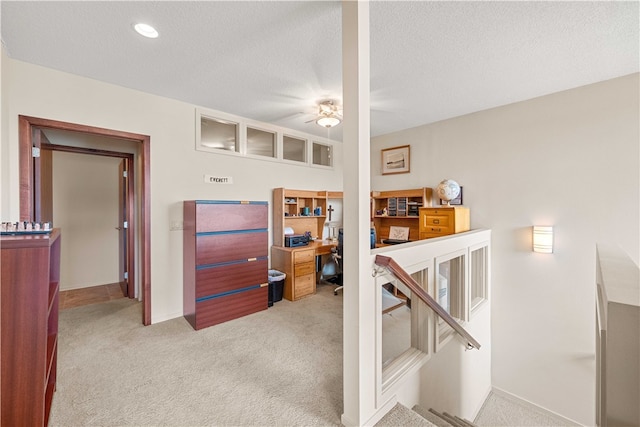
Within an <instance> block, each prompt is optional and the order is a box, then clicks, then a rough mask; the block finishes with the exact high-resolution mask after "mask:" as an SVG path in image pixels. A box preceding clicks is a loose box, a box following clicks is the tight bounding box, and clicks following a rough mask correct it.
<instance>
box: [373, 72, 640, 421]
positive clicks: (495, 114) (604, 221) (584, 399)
mask: <svg viewBox="0 0 640 427" xmlns="http://www.w3.org/2000/svg"><path fill="white" fill-rule="evenodd" d="M638 77H639V75H638V74H634V75H630V76H625V77H621V78H618V79H614V80H610V81H606V82H601V83H597V84H593V85H589V86H585V87H581V88H577V89H574V90H569V91H565V92H560V93H556V94H552V95H549V96H544V97H540V98H536V99H532V100H529V101H525V102H520V103H516V104H512V105H507V106H504V107H500V108H495V109H491V110H487V111H483V112H478V113H475V114H470V115H467V116H463V117H459V118H455V119H451V120H446V121H442V122H438V123H434V124H430V125H425V126H421V127H417V128H413V129H408V130H405V131H403V132H397V133H394V134H390V135H385V136H381V137H377V138H374V139H373V141H372V150H371V153H372V155H371V171H372V181H371V182H372V184H371V188H375V189H380V190H385V189H402V188H416V187H422V186H427V187H435V186H436V185H437V184H438V182H439V181H440V180H442V179H445V178H451V179H455V180H456V181H458V182H459V183H460V184H461V185H462V186H463V187H464V204H465V205H466V206H468V207H470V209H471V225H472V227H473V228H477V227H484V228H490V229H492V245H493V249H492V256H493V258H492V259H493V262H492V268H493V284H492V288H493V293H492V296H493V300H492V322H493V327H492V337H493V362H492V369H493V375H492V378H493V385H494V386H495V387H499V388H501V389H503V390H506V391H508V392H510V393H513V394H515V395H517V396H520V397H522V398H524V399H526V400H529V401H531V402H533V403H535V404H538V405H540V406H542V407H544V408H547V409H549V410H551V411H554V412H557V413H558V414H560V415H563V416H565V417H567V418H570V419H573V420H575V421H577V422H579V423H582V424H585V425H593V424H594V417H595V415H594V414H595V412H594V411H595V407H594V393H595V347H594V346H595V343H594V322H595V319H594V307H595V296H594V292H595V286H594V277H595V243H596V241H598V242H610V243H613V244H617V245H620V246H621V247H622V248H623V249H624V250H625V251H626V252H627V253H629V255H630V256H631V258H632V259H633V260H634V262H636V264H637V263H638V258H639V232H640V230H639V224H640V219H639V194H638V193H639V189H638V185H639V170H640V165H639V128H640V123H639V120H640V119H639V102H638V97H639V84H638V81H639V79H638ZM404 144H410V145H411V173H409V174H404V175H395V176H381V175H380V156H379V153H380V149H381V148H387V147H392V146H396V145H404ZM534 224H537V225H553V226H554V227H555V249H554V254H552V255H545V254H537V253H533V252H531V249H530V248H531V237H530V236H531V232H530V228H531V226H532V225H534Z"/></svg>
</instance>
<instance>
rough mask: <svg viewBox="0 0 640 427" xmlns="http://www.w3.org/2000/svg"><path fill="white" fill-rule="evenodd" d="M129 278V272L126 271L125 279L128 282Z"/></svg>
mask: <svg viewBox="0 0 640 427" xmlns="http://www.w3.org/2000/svg"><path fill="white" fill-rule="evenodd" d="M128 278H129V272H128V271H125V272H124V279H125V280H127V279H128Z"/></svg>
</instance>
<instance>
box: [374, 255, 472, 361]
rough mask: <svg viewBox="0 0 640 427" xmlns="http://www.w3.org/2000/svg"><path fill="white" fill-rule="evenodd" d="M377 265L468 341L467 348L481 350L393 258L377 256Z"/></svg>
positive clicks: (467, 333)
mask: <svg viewBox="0 0 640 427" xmlns="http://www.w3.org/2000/svg"><path fill="white" fill-rule="evenodd" d="M375 263H376V265H379V266H380V267H384V268H386V269H388V270H389V271H391V273H393V275H394V276H396V277H397V278H398V279H399V280H400V281H401V282H402V283H404V284H405V285H406V286H407V287H408V288H409V289H411V292H413V293H414V294H416V295H417V296H418V298H420V299H421V300H422V301H423V302H424V303H425V304H427V305H428V306H429V308H431V309H432V310H433V311H435V312H436V314H437V315H438V316H440V317H441V318H442V320H444V321H445V322H447V324H448V325H449V326H451V327H452V328H453V330H454V331H456V332H457V333H458V334H460V335H461V336H462V337H463V338H464V339H465V340H467V348H470V349H471V348H475V349H476V350H479V349H480V343H479V342H478V341H476V340H475V338H473V337H472V336H471V334H469V332H467V330H466V329H464V328H463V327H462V326H460V324H459V323H458V322H456V320H455V319H454V318H453V317H451V315H450V314H449V313H447V311H446V310H445V309H444V308H442V306H441V305H440V304H438V302H437V301H436V300H434V299H433V298H432V297H431V295H429V294H428V293H427V291H425V290H424V289H422V287H421V286H420V285H419V284H418V282H416V281H415V280H414V279H413V277H411V275H409V273H407V272H406V271H405V270H404V269H403V268H402V267H400V265H399V264H398V263H397V262H395V260H394V259H393V258H391V257H388V256H384V255H376V260H375Z"/></svg>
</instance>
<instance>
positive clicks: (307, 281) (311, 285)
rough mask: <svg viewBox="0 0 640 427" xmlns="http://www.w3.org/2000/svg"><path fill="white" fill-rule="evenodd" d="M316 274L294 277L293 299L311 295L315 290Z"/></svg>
mask: <svg viewBox="0 0 640 427" xmlns="http://www.w3.org/2000/svg"><path fill="white" fill-rule="evenodd" d="M315 278H316V275H315V274H307V275H306V276H299V277H296V279H295V280H296V282H295V297H294V298H295V299H299V298H302V297H305V296H307V295H311V294H313V293H314V292H315V284H316V280H315Z"/></svg>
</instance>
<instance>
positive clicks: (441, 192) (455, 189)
mask: <svg viewBox="0 0 640 427" xmlns="http://www.w3.org/2000/svg"><path fill="white" fill-rule="evenodd" d="M436 194H437V195H438V197H439V198H440V199H442V200H444V201H445V202H447V205H449V202H450V201H451V200H453V199H455V198H456V197H458V196H459V195H460V185H458V183H457V182H455V181H454V180H452V179H445V180H444V181H441V182H440V184H438V186H437V187H436Z"/></svg>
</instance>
